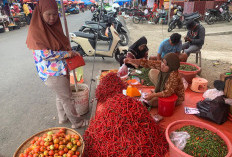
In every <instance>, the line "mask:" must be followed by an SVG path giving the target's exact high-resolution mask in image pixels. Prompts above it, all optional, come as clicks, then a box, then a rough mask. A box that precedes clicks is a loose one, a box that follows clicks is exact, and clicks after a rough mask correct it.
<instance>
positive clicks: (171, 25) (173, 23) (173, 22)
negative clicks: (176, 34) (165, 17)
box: [168, 21, 176, 32]
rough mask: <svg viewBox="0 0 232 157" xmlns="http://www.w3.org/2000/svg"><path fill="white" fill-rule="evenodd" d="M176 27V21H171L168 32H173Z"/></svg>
mask: <svg viewBox="0 0 232 157" xmlns="http://www.w3.org/2000/svg"><path fill="white" fill-rule="evenodd" d="M175 28H176V25H175V21H171V22H170V23H169V27H168V32H171V31H172V30H173V29H175Z"/></svg>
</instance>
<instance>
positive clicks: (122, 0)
mask: <svg viewBox="0 0 232 157" xmlns="http://www.w3.org/2000/svg"><path fill="white" fill-rule="evenodd" d="M130 1H131V0H116V1H115V3H118V2H130Z"/></svg>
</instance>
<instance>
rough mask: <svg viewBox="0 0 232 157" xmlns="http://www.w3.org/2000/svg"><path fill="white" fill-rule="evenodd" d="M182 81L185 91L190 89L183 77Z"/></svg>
mask: <svg viewBox="0 0 232 157" xmlns="http://www.w3.org/2000/svg"><path fill="white" fill-rule="evenodd" d="M182 81H183V84H184V89H185V90H186V89H187V88H188V82H187V81H186V80H185V79H184V78H183V77H182Z"/></svg>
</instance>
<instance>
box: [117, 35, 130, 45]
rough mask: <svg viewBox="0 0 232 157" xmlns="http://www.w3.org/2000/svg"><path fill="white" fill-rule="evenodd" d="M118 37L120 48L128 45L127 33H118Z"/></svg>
mask: <svg viewBox="0 0 232 157" xmlns="http://www.w3.org/2000/svg"><path fill="white" fill-rule="evenodd" d="M119 37H120V41H119V43H120V45H122V46H126V45H128V43H129V38H128V35H127V33H123V32H122V33H119Z"/></svg>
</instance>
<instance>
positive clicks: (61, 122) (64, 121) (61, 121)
mask: <svg viewBox="0 0 232 157" xmlns="http://www.w3.org/2000/svg"><path fill="white" fill-rule="evenodd" d="M67 121H68V119H66V120H59V124H64V123H66V122H67Z"/></svg>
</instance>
